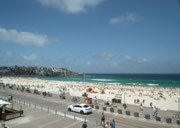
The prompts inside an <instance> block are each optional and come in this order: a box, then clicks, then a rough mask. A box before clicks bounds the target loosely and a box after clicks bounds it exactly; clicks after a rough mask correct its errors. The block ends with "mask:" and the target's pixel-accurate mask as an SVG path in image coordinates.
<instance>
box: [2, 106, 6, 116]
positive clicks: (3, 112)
mask: <svg viewBox="0 0 180 128" xmlns="http://www.w3.org/2000/svg"><path fill="white" fill-rule="evenodd" d="M2 114H5V106H4V105H3V108H2Z"/></svg>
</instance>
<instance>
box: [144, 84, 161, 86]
mask: <svg viewBox="0 0 180 128" xmlns="http://www.w3.org/2000/svg"><path fill="white" fill-rule="evenodd" d="M147 85H148V86H158V85H159V84H147Z"/></svg>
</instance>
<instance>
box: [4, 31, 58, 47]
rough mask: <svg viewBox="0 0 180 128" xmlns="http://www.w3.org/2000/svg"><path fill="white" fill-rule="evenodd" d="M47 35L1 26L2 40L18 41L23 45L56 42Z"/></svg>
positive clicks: (40, 44)
mask: <svg viewBox="0 0 180 128" xmlns="http://www.w3.org/2000/svg"><path fill="white" fill-rule="evenodd" d="M54 41H55V40H51V39H49V37H48V36H47V35H42V34H34V33H30V32H18V31H17V30H7V29H4V28H0V42H9V43H18V44H22V45H34V46H44V45H45V44H47V43H50V42H54Z"/></svg>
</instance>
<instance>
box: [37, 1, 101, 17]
mask: <svg viewBox="0 0 180 128" xmlns="http://www.w3.org/2000/svg"><path fill="white" fill-rule="evenodd" d="M36 1H38V2H40V3H41V4H42V5H43V6H48V7H51V8H55V9H58V10H62V11H65V12H68V13H73V14H74V13H80V12H85V11H87V9H88V8H89V7H95V6H97V5H98V4H100V3H101V2H102V1H104V0H36Z"/></svg>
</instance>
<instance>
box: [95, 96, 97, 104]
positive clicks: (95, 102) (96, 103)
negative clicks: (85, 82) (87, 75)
mask: <svg viewBox="0 0 180 128" xmlns="http://www.w3.org/2000/svg"><path fill="white" fill-rule="evenodd" d="M94 103H95V104H97V97H96V96H95V97H94Z"/></svg>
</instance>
